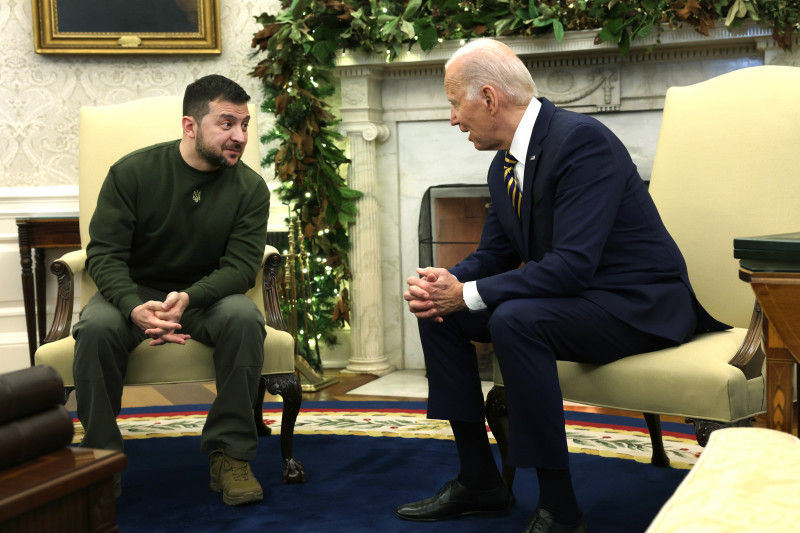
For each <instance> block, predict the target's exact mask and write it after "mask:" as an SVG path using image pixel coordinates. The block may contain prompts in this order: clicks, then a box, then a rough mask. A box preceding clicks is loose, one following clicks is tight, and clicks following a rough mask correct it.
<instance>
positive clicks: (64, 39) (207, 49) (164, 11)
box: [31, 0, 222, 54]
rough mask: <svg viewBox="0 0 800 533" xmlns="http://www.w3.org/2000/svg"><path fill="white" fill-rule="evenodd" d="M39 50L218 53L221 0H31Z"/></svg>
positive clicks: (89, 52)
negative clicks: (132, 0)
mask: <svg viewBox="0 0 800 533" xmlns="http://www.w3.org/2000/svg"><path fill="white" fill-rule="evenodd" d="M31 1H32V2H33V34H34V49H35V51H36V53H37V54H219V53H221V52H222V46H221V45H222V42H221V37H220V21H219V0H149V1H138V2H129V1H128V0H31Z"/></svg>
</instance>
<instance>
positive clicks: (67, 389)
mask: <svg viewBox="0 0 800 533" xmlns="http://www.w3.org/2000/svg"><path fill="white" fill-rule="evenodd" d="M74 390H75V387H64V402H63V403H62V405H67V400H69V395H70V393H71V392H72V391H74Z"/></svg>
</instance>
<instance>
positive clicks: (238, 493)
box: [209, 450, 264, 505]
mask: <svg viewBox="0 0 800 533" xmlns="http://www.w3.org/2000/svg"><path fill="white" fill-rule="evenodd" d="M209 459H210V460H211V490H213V491H214V492H219V491H222V501H224V502H225V503H227V504H228V505H242V504H243V503H250V502H259V501H261V500H263V499H264V491H263V490H261V485H259V484H258V481H257V480H256V478H255V476H254V475H253V471H252V470H250V463H248V462H247V461H242V460H240V459H234V458H233V457H231V456H230V455H226V454H225V452H223V451H222V450H214V451H213V452H211V455H210V456H209Z"/></svg>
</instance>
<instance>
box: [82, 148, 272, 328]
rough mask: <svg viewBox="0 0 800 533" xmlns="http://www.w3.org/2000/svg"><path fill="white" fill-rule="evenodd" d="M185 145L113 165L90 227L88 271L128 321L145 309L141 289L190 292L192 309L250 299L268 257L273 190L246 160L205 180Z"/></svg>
mask: <svg viewBox="0 0 800 533" xmlns="http://www.w3.org/2000/svg"><path fill="white" fill-rule="evenodd" d="M179 144H180V141H170V142H166V143H161V144H156V145H154V146H150V147H148V148H143V149H141V150H137V151H135V152H132V153H130V154H128V155H127V156H125V157H123V158H122V159H120V160H119V161H117V162H116V163H114V165H112V167H111V169H110V170H109V172H108V176H107V177H106V179H105V182H104V183H103V186H102V188H101V189H100V195H99V197H98V199H97V207H96V208H95V212H94V215H93V216H92V220H91V222H90V224H89V237H90V242H89V245H88V246H87V247H86V252H87V269H88V271H89V274H90V275H91V276H92V279H93V280H94V282H95V284H97V288H98V289H99V290H100V293H101V294H102V295H103V296H104V297H105V298H106V299H107V300H108V301H109V302H111V303H112V304H114V305H116V306H117V307H118V308H119V309H120V311H122V313H123V315H124V316H126V317H129V316H130V313H131V311H132V310H133V308H134V307H136V306H138V305H141V304H142V303H144V302H143V300H142V299H141V298H140V297H139V295H138V293H137V287H138V286H139V285H144V286H146V287H152V288H155V289H158V290H162V291H165V292H170V291H185V292H186V293H187V294H188V295H189V307H190V308H196V307H206V306H208V305H210V304H212V303H214V302H216V301H217V300H219V299H220V298H223V297H225V296H229V295H231V294H237V293H239V294H241V293H245V292H246V291H247V290H248V289H249V288H250V287H252V286H253V284H254V283H255V276H256V272H257V270H258V268H259V265H260V264H261V259H262V257H263V255H264V246H265V244H266V236H267V217H268V216H269V190H268V189H267V186H266V184H265V183H264V180H263V179H262V178H261V176H260V175H259V174H258V173H256V172H255V171H253V170H252V169H251V168H250V167H248V166H247V165H245V164H244V163H242V162H241V161H239V162H238V163H237V164H236V165H235V166H234V167H231V168H220V169H218V170H215V171H211V172H201V171H199V170H196V169H194V168H192V167H190V166H189V165H188V164H187V163H186V162H185V161H184V160H183V158H182V157H181V155H180V151H179Z"/></svg>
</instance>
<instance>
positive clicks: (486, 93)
mask: <svg viewBox="0 0 800 533" xmlns="http://www.w3.org/2000/svg"><path fill="white" fill-rule="evenodd" d="M498 96H499V94H498V92H497V89H495V88H494V87H492V86H491V85H484V86H483V87H481V99H482V100H483V105H484V106H485V107H486V109H487V111H489V113H490V114H492V115H494V114H495V113H497V110H498V104H499V102H498Z"/></svg>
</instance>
